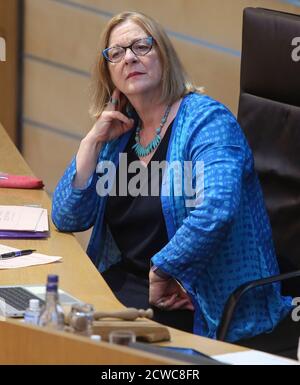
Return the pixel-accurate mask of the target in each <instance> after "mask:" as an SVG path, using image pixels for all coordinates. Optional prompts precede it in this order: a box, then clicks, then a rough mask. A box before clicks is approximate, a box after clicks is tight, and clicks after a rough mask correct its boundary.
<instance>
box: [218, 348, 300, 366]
mask: <svg viewBox="0 0 300 385" xmlns="http://www.w3.org/2000/svg"><path fill="white" fill-rule="evenodd" d="M213 358H215V359H216V360H218V361H221V362H224V363H225V364H231V365H300V363H299V362H298V361H293V360H289V359H287V358H284V357H279V356H274V355H272V354H268V353H264V352H259V351H257V350H246V351H244V352H237V353H228V354H222V355H217V356H213Z"/></svg>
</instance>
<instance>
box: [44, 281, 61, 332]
mask: <svg viewBox="0 0 300 385" xmlns="http://www.w3.org/2000/svg"><path fill="white" fill-rule="evenodd" d="M39 325H40V326H45V327H48V328H51V329H56V330H62V329H63V328H64V312H63V311H62V308H61V305H60V303H59V297H58V276H54V275H49V276H48V279H47V286H46V303H45V306H44V308H43V310H42V312H41V316H40V320H39Z"/></svg>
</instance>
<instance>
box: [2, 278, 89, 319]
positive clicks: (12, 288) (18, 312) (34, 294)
mask: <svg viewBox="0 0 300 385" xmlns="http://www.w3.org/2000/svg"><path fill="white" fill-rule="evenodd" d="M45 294H46V288H45V286H44V285H6V286H0V315H2V316H5V317H17V318H19V317H23V316H24V313H25V310H26V309H27V308H28V306H29V300H30V299H32V298H36V299H38V300H39V301H40V305H43V304H44V303H45ZM59 301H60V304H61V305H70V306H71V305H72V304H74V303H78V302H82V301H80V300H79V299H78V298H75V297H73V296H72V295H71V294H69V293H67V292H65V291H64V290H61V289H59Z"/></svg>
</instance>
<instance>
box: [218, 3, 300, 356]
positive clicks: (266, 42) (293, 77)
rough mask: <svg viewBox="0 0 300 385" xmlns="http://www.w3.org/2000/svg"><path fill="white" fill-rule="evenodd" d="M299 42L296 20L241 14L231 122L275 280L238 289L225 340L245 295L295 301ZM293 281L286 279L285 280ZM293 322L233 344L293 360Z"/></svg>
mask: <svg viewBox="0 0 300 385" xmlns="http://www.w3.org/2000/svg"><path fill="white" fill-rule="evenodd" d="M295 37H300V15H293V14H288V13H283V12H276V11H272V10H267V9H262V8H246V9H245V10H244V18H243V42H242V60H241V90H240V100H239V110H238V121H239V123H240V125H241V127H242V129H243V130H244V132H245V134H246V137H247V139H248V141H249V144H250V146H251V148H252V150H253V153H254V159H255V167H256V170H257V172H258V175H259V179H260V182H261V184H262V188H263V191H264V196H265V201H266V205H267V209H268V213H269V216H270V220H271V225H272V230H273V237H274V241H275V247H276V252H277V256H278V261H279V266H280V272H281V275H279V276H277V277H269V278H267V279H262V280H259V281H256V282H249V283H247V284H245V285H243V286H242V287H240V288H238V289H237V290H236V291H235V292H234V293H233V294H232V296H231V297H230V298H229V300H228V302H227V304H226V306H225V308H224V312H223V318H222V320H221V323H220V326H219V329H218V339H219V340H223V341H226V334H227V331H228V328H229V326H230V321H231V318H232V316H233V315H234V310H235V307H236V305H237V303H238V301H239V299H240V298H241V296H243V294H244V293H245V292H247V291H248V290H251V289H252V288H254V287H256V286H260V285H266V284H271V283H273V282H277V281H281V283H282V293H283V294H284V295H290V296H292V297H300V278H298V280H297V279H295V278H296V277H299V276H300V252H299V251H300V61H295V60H294V59H295V52H294V56H292V51H293V50H294V49H295V48H296V47H295V46H293V45H292V41H293V39H294V38H295ZM291 278H294V279H291ZM299 337H300V322H294V321H292V319H291V316H290V315H289V316H288V317H287V318H286V319H285V320H283V321H282V322H281V323H280V324H279V325H278V327H277V328H276V329H275V330H274V331H273V332H272V333H270V334H262V335H259V336H256V337H254V338H251V339H249V340H244V341H238V342H237V343H238V344H239V345H243V346H248V347H250V348H254V349H258V350H263V351H266V352H270V353H274V354H279V355H283V356H287V357H292V358H296V349H297V345H298V339H299Z"/></svg>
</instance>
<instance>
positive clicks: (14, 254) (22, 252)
mask: <svg viewBox="0 0 300 385" xmlns="http://www.w3.org/2000/svg"><path fill="white" fill-rule="evenodd" d="M35 251H36V250H31V249H28V250H18V251H10V252H9V253H4V254H0V259H8V258H15V257H21V256H22V255H29V254H32V253H33V252H35Z"/></svg>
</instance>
